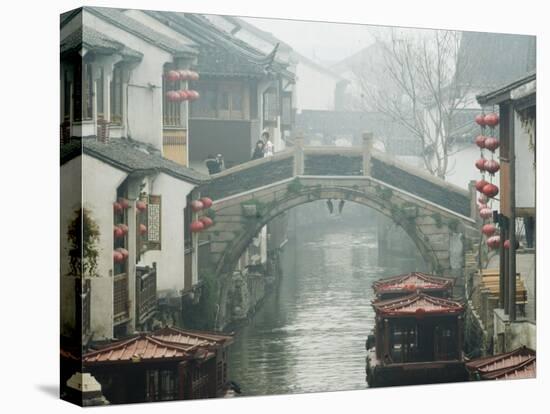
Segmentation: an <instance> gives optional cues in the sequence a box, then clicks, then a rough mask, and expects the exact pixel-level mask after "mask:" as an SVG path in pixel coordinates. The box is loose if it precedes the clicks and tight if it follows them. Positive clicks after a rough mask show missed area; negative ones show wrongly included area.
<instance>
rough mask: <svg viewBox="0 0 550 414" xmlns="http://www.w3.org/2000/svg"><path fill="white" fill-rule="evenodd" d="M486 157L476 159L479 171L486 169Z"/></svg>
mask: <svg viewBox="0 0 550 414" xmlns="http://www.w3.org/2000/svg"><path fill="white" fill-rule="evenodd" d="M485 161H486V160H485V158H480V159H479V160H477V161H476V168H477V169H478V170H479V171H485Z"/></svg>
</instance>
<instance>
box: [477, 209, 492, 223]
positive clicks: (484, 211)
mask: <svg viewBox="0 0 550 414" xmlns="http://www.w3.org/2000/svg"><path fill="white" fill-rule="evenodd" d="M479 216H480V217H481V218H482V219H484V220H486V219H488V218H491V217H492V216H493V211H492V210H491V209H490V208H482V209H481V210H479Z"/></svg>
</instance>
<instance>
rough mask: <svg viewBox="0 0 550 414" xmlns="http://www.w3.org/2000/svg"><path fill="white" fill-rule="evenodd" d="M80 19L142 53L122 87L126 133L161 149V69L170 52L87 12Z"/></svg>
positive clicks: (168, 59) (168, 60) (170, 56)
mask: <svg viewBox="0 0 550 414" xmlns="http://www.w3.org/2000/svg"><path fill="white" fill-rule="evenodd" d="M83 22H84V25H86V26H88V27H91V28H93V29H95V30H97V31H98V32H100V33H105V34H106V35H108V36H110V37H112V38H113V39H115V40H118V41H120V42H121V43H124V44H125V45H126V46H128V47H130V48H132V49H134V50H137V51H139V52H141V53H143V60H142V61H141V62H140V63H139V64H137V65H136V66H135V67H134V68H133V69H132V71H131V73H130V78H129V82H128V84H130V86H128V87H127V88H126V87H125V88H124V93H125V94H126V93H127V94H128V100H127V108H126V109H127V111H126V113H125V118H126V119H127V125H125V126H127V130H126V134H128V135H130V136H131V137H132V138H133V139H136V140H138V141H141V142H144V143H148V144H151V145H153V146H154V147H155V148H157V149H159V150H161V151H162V73H163V65H164V64H165V63H167V62H171V61H172V60H173V57H172V55H171V54H170V53H168V52H167V51H165V50H163V49H160V48H158V47H156V46H153V45H152V44H150V43H148V42H146V41H144V40H142V39H141V38H139V37H136V36H134V35H133V34H131V33H128V32H126V31H124V30H122V29H120V28H118V27H116V26H114V25H111V24H109V23H107V22H105V21H104V20H102V19H100V18H98V17H96V16H95V15H93V14H90V13H89V12H86V11H84V15H83ZM106 75H108V76H111V73H106Z"/></svg>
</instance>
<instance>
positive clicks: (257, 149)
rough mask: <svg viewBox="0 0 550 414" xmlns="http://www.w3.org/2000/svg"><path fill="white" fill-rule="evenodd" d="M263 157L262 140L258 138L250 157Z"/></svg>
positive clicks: (254, 158) (255, 158)
mask: <svg viewBox="0 0 550 414" xmlns="http://www.w3.org/2000/svg"><path fill="white" fill-rule="evenodd" d="M263 157H264V142H263V141H262V140H261V139H260V140H258V142H256V146H255V147H254V152H253V153H252V159H253V160H257V159H258V158H263Z"/></svg>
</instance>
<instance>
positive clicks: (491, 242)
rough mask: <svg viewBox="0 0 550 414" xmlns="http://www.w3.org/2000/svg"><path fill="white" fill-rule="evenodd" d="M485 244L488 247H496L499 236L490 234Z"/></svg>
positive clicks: (498, 243) (497, 246)
mask: <svg viewBox="0 0 550 414" xmlns="http://www.w3.org/2000/svg"><path fill="white" fill-rule="evenodd" d="M487 246H488V247H489V248H490V249H498V248H499V246H500V236H498V235H497V236H491V237H489V238H488V239H487Z"/></svg>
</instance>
